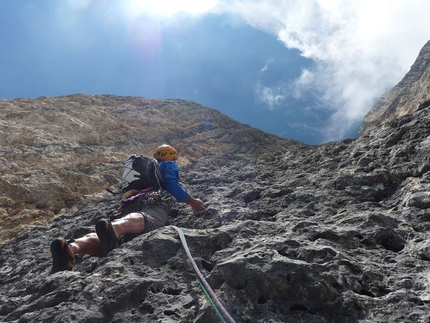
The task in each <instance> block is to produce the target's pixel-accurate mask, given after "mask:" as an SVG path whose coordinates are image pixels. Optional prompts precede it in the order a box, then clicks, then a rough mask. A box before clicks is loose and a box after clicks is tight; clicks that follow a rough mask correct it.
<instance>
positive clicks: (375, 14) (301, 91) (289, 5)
mask: <svg viewBox="0 0 430 323" xmlns="http://www.w3.org/2000/svg"><path fill="white" fill-rule="evenodd" d="M215 8H217V10H218V12H223V13H226V14H231V15H234V16H239V17H241V18H242V19H243V20H244V21H245V22H246V23H248V24H249V25H251V26H252V27H254V28H257V29H260V30H263V31H266V32H269V33H271V34H273V35H275V36H276V37H277V38H278V39H279V41H281V42H282V43H283V44H285V46H286V47H287V48H290V49H298V50H299V51H300V52H301V55H303V56H304V57H306V58H309V59H312V60H313V61H314V62H315V63H316V64H315V66H316V67H314V68H313V69H312V70H303V72H302V75H301V77H300V78H299V79H297V80H296V81H295V82H294V84H292V85H293V87H291V86H288V87H289V88H288V89H287V90H282V89H279V88H273V89H271V88H268V87H265V86H264V85H262V84H259V85H258V86H257V88H256V90H257V95H259V96H260V97H261V98H266V100H267V102H266V103H267V104H268V106H269V108H272V109H273V107H274V106H276V105H280V104H281V101H282V100H287V98H288V95H286V92H288V93H289V95H291V96H295V97H300V96H302V95H313V96H314V97H315V98H316V99H317V102H318V105H317V106H315V107H314V108H315V109H328V110H330V113H331V118H330V120H329V122H328V124H327V125H325V127H324V129H322V133H323V136H324V138H323V139H324V141H330V140H338V139H340V138H343V137H344V136H345V134H346V133H348V131H351V129H353V128H357V127H358V125H359V124H360V123H361V121H362V119H363V117H364V115H365V114H366V113H367V112H368V111H369V110H370V109H371V108H372V106H373V104H374V103H375V101H376V100H377V99H378V98H379V97H380V96H381V95H382V94H383V93H384V92H386V91H387V90H389V89H390V88H392V87H393V86H394V85H395V84H397V83H398V82H399V81H400V80H401V78H402V77H403V76H404V75H405V74H406V73H407V71H408V70H409V68H410V66H411V65H412V64H413V62H414V60H415V58H416V57H417V55H418V52H419V50H420V49H421V48H422V47H423V46H424V44H425V43H426V42H427V41H428V40H429V39H430V30H429V29H428V26H427V24H428V23H427V21H428V18H427V15H428V12H430V2H428V1H426V0H397V1H393V0H378V1H373V0H360V1H350V0H301V1H296V0H282V1H278V0H261V1H252V0H236V1H231V0H229V1H225V3H224V2H218V6H217V7H215ZM212 10H214V8H212Z"/></svg>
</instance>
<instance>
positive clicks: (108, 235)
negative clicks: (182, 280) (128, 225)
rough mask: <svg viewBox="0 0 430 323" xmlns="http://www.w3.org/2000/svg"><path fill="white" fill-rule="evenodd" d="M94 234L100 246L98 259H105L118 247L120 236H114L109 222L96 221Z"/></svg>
mask: <svg viewBox="0 0 430 323" xmlns="http://www.w3.org/2000/svg"><path fill="white" fill-rule="evenodd" d="M96 233H97V236H98V237H99V240H100V244H101V250H100V254H99V256H100V257H106V255H107V254H108V253H109V252H111V251H112V249H115V248H118V247H119V245H120V242H121V238H122V236H121V237H119V238H118V237H117V236H116V234H115V231H114V230H113V227H112V223H111V222H110V221H109V220H99V221H97V223H96Z"/></svg>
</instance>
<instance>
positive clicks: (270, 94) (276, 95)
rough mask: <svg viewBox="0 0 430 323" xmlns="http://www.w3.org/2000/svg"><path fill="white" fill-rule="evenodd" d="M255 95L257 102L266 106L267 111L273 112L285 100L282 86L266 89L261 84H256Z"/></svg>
mask: <svg viewBox="0 0 430 323" xmlns="http://www.w3.org/2000/svg"><path fill="white" fill-rule="evenodd" d="M255 94H256V97H257V101H258V102H259V103H262V104H264V105H265V106H267V107H268V108H269V110H275V109H276V107H277V106H279V105H280V104H281V103H283V101H285V99H286V98H287V97H286V95H285V87H284V86H276V87H267V86H264V85H263V84H262V83H261V82H259V83H258V84H257V86H256V89H255Z"/></svg>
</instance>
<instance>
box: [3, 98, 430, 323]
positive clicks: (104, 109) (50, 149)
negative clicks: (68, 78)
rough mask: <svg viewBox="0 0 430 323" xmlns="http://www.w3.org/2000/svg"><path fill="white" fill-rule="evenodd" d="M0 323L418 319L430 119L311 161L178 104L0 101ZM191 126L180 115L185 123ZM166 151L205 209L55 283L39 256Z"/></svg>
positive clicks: (425, 258)
mask: <svg viewBox="0 0 430 323" xmlns="http://www.w3.org/2000/svg"><path fill="white" fill-rule="evenodd" d="M0 114H1V118H0V120H2V121H1V122H2V125H3V127H2V128H1V129H0V130H1V131H2V136H0V143H1V151H0V158H1V163H0V167H1V169H0V171H1V178H0V192H1V197H0V198H1V202H2V203H1V204H0V217H1V220H2V225H1V226H0V237H1V246H0V286H1V289H0V321H1V322H50V323H51V322H91V323H93V322H100V323H101V322H195V323H212V322H214V323H215V322H220V318H219V317H218V315H217V313H216V311H215V310H214V308H213V307H212V306H211V304H210V302H209V301H208V299H207V298H206V297H205V294H204V292H203V290H202V289H201V285H200V282H199V280H198V279H197V276H196V273H195V272H194V270H193V267H192V266H191V263H190V260H189V259H188V257H187V255H186V252H185V250H184V248H183V246H182V244H181V242H180V239H179V235H178V232H177V231H176V230H175V229H174V228H173V227H172V226H176V227H179V228H181V229H182V231H183V233H184V235H185V237H186V240H187V244H188V247H189V251H190V253H191V255H192V256H193V259H194V261H195V263H196V265H197V267H198V268H199V270H200V272H201V274H202V275H203V277H204V278H205V280H206V281H207V283H208V284H209V285H210V286H211V288H212V289H213V291H214V292H215V294H216V295H217V296H218V298H219V299H220V301H221V303H222V304H223V306H224V307H225V309H226V310H227V311H228V313H229V314H230V315H231V316H232V317H233V318H234V320H235V321H236V322H248V323H260V322H261V323H267V322H272V323H277V322H279V323H280V322H292V323H296V322H297V323H299V322H300V323H303V322H307V323H325V322H339V323H344V322H351V323H352V322H394V323H400V322H428V318H429V313H430V287H429V284H428V277H429V274H430V269H429V268H430V245H429V242H428V237H429V233H430V202H429V201H430V198H429V196H430V195H429V194H430V193H429V192H430V110H429V109H425V108H423V109H418V110H416V111H410V112H409V114H407V115H403V116H397V117H396V118H393V120H391V121H387V120H385V121H383V122H381V124H380V125H379V126H378V127H377V128H375V129H373V130H369V131H366V132H365V133H364V134H362V135H361V136H359V137H358V138H357V139H346V140H342V141H339V142H332V143H327V144H323V145H318V146H307V145H304V144H302V143H299V142H295V141H293V140H289V139H284V138H279V137H276V136H272V135H268V134H266V133H264V132H261V131H258V130H255V129H252V128H250V127H249V126H246V125H242V124H240V123H238V122H235V121H234V120H231V119H229V118H228V117H226V116H224V115H222V114H220V113H218V112H216V111H215V110H212V109H209V108H205V107H202V106H200V105H197V104H195V103H192V102H187V101H180V100H164V101H157V100H147V99H143V98H133V97H115V96H110V95H107V96H89V95H72V96H66V97H59V98H39V99H36V100H27V99H17V100H13V101H0ZM184 116H187V117H186V118H184ZM163 143H169V144H172V145H174V146H175V147H176V148H178V150H179V156H180V159H179V165H180V169H181V183H182V184H183V186H184V187H185V188H186V189H187V190H189V191H190V192H191V193H192V194H193V195H194V196H196V197H199V198H201V199H202V200H203V201H204V202H205V204H206V211H205V212H204V213H199V214H193V212H192V210H191V209H190V208H189V207H188V206H187V205H183V204H177V205H175V207H174V210H173V212H172V215H171V217H170V219H169V225H168V226H166V227H164V228H161V229H158V230H155V231H153V232H150V233H147V234H143V235H140V236H138V237H136V238H134V239H132V240H131V241H128V242H126V243H124V244H122V245H121V246H120V247H119V248H117V249H114V250H113V251H111V252H110V253H109V254H108V255H107V257H103V258H98V257H90V256H87V255H80V256H78V259H77V263H76V264H75V266H74V267H73V270H72V271H65V272H58V273H55V274H50V269H51V263H52V259H51V255H50V251H49V245H50V242H51V241H52V240H53V239H55V238H57V237H64V238H67V239H70V238H78V237H81V236H82V235H85V234H87V233H89V232H93V231H94V225H95V223H96V222H97V221H98V220H99V219H102V218H106V217H109V216H110V215H112V214H113V213H114V212H115V211H116V210H117V209H118V207H119V201H120V197H121V192H120V188H119V184H120V176H121V175H120V174H121V167H122V162H123V161H125V160H126V159H127V158H128V156H129V155H130V154H133V153H141V154H148V155H150V154H152V151H153V150H154V149H155V148H156V147H157V146H158V145H159V144H163Z"/></svg>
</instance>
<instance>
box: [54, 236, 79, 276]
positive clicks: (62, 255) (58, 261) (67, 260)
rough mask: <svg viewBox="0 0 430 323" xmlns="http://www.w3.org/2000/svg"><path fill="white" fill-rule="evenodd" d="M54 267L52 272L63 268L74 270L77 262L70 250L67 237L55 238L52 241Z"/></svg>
mask: <svg viewBox="0 0 430 323" xmlns="http://www.w3.org/2000/svg"><path fill="white" fill-rule="evenodd" d="M51 254H52V269H51V273H52V274H53V273H56V272H57V271H62V270H72V268H73V265H74V264H75V263H76V258H75V255H74V254H73V252H72V250H70V247H69V242H67V240H65V239H55V240H54V241H52V242H51Z"/></svg>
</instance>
